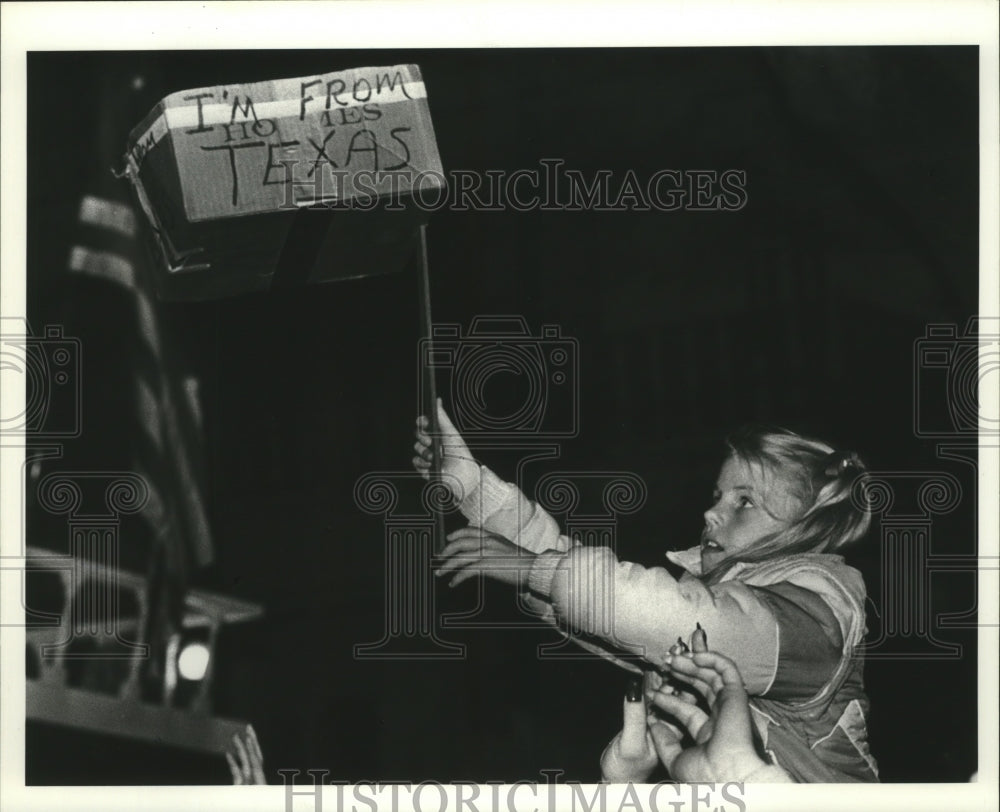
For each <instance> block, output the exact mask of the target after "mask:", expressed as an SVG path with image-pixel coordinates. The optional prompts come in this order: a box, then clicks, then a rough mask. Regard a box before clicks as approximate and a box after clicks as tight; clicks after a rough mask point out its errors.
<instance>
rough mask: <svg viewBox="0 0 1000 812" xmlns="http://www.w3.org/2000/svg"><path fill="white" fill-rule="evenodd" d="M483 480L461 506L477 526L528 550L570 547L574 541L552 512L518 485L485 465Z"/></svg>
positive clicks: (481, 469) (471, 521) (481, 478)
mask: <svg viewBox="0 0 1000 812" xmlns="http://www.w3.org/2000/svg"><path fill="white" fill-rule="evenodd" d="M479 471H480V476H479V482H478V483H477V484H476V486H474V487H473V488H471V489H470V490H469V491H468V492H467V495H466V496H465V498H464V499H462V501H461V503H460V505H459V507H460V508H461V511H462V514H463V515H464V516H465V518H467V519H468V520H469V524H471V525H472V526H473V527H481V528H483V530H487V531H489V532H490V533H496V534H497V535H499V536H503V537H504V538H507V539H510V540H511V541H513V542H514V543H515V544H517V545H518V546H520V547H523V548H524V549H525V550H527V551H528V552H532V553H540V552H543V551H545V550H562V551H565V550H568V549H569V548H570V547H571V546H573V542H572V541H571V540H570V539H569V538H568V537H566V536H564V535H562V534H561V533H560V532H559V525H558V524H557V523H556V520H555V519H553V518H552V517H551V516H550V515H549V514H548V512H547V511H546V510H545V509H544V508H542V507H541V506H539V505H538V504H536V503H535V502H532V501H530V500H529V499H528V498H527V497H525V495H524V494H523V493H521V491H520V489H518V487H517V486H516V485H513V484H512V483H509V482H504V481H503V480H502V479H500V478H499V477H498V476H497V475H496V474H494V473H493V472H492V471H491V470H490V469H489V468H487V467H485V466H481V467H480V469H479Z"/></svg>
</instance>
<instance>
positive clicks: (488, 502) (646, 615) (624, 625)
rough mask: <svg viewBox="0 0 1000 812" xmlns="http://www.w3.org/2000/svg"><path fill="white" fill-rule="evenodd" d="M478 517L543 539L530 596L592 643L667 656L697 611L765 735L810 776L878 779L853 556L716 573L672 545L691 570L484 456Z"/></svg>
mask: <svg viewBox="0 0 1000 812" xmlns="http://www.w3.org/2000/svg"><path fill="white" fill-rule="evenodd" d="M461 508H462V512H463V513H464V514H465V516H466V517H467V518H468V519H469V521H470V523H471V524H473V525H474V526H479V527H482V528H483V529H484V530H487V531H489V532H492V533H496V534H498V535H501V536H504V537H506V538H508V539H510V540H511V541H513V542H515V543H516V544H518V545H519V546H521V547H522V548H524V549H526V550H528V551H530V552H532V553H534V554H535V555H536V557H535V558H534V561H533V562H532V563H531V566H530V571H529V573H528V579H527V580H528V587H529V590H530V594H529V595H526V596H525V600H526V602H527V604H528V605H529V607H530V608H531V609H532V610H533V611H535V612H536V613H537V614H538V615H539V616H540V617H541V618H542V619H544V620H546V621H548V622H549V623H552V624H553V625H554V626H556V628H558V629H559V630H560V631H561V632H562V633H563V634H566V635H568V636H570V637H572V639H573V640H574V641H575V642H577V643H578V644H579V645H581V646H583V647H584V648H586V649H587V650H589V651H591V652H595V653H598V654H600V655H601V656H602V657H606V658H607V659H610V660H612V661H613V662H615V663H617V664H618V665H620V666H622V667H624V668H628V669H630V670H633V671H641V670H644V669H647V668H649V667H650V666H653V667H659V666H660V664H661V660H662V657H663V655H664V654H665V653H666V652H667V650H668V649H669V648H670V646H671V645H672V644H673V643H675V642H676V641H677V638H678V637H681V638H684V639H685V640H686V639H687V638H688V637H689V636H690V634H691V632H692V630H693V629H694V628H695V624H696V623H700V624H701V627H702V628H703V629H704V630H705V632H706V635H707V638H708V641H709V645H710V647H711V648H712V649H714V650H716V651H719V652H720V653H722V654H725V655H726V656H727V657H729V658H731V659H732V660H733V661H734V662H735V663H736V665H737V666H738V667H739V669H740V673H741V674H742V675H743V681H744V683H745V684H746V688H747V692H748V693H749V694H750V696H751V697H752V698H751V710H752V713H753V718H754V721H755V723H756V727H757V731H758V733H759V734H760V738H761V740H762V743H763V746H764V748H765V749H766V751H767V752H768V753H769V754H770V755H771V757H772V759H773V761H774V762H775V763H776V764H779V765H780V766H781V767H783V768H784V769H785V770H787V771H788V772H789V773H790V774H791V775H792V776H793V777H794V778H795V779H796V780H798V781H804V782H805V781H808V782H833V781H877V780H878V770H877V766H876V764H875V761H874V759H873V758H872V756H871V754H870V752H869V749H868V743H867V730H866V725H865V715H866V713H867V710H868V701H867V698H866V696H865V693H864V687H863V682H862V673H861V672H862V665H863V663H862V660H861V659H860V658H859V657H858V656H857V655H856V652H857V649H858V647H859V645H860V644H861V642H862V640H863V638H864V635H865V631H866V630H865V622H864V600H865V588H864V582H863V580H862V578H861V575H860V573H859V572H858V571H857V570H855V569H854V568H852V567H849V566H847V565H846V564H845V563H844V562H843V559H842V558H841V557H840V556H836V555H828V554H797V555H789V556H784V557H780V558H777V559H773V560H770V561H766V562H763V563H754V564H746V563H744V564H737V565H736V566H734V567H733V568H731V570H730V571H729V572H728V573H727V574H726V576H725V577H724V578H723V580H722V581H721V582H719V583H716V584H712V585H711V586H709V585H706V584H705V583H703V582H702V581H701V580H700V578H699V576H700V567H701V561H700V552H699V550H698V548H692V549H690V550H686V551H683V552H680V553H668V554H667V555H668V558H670V559H671V560H672V561H673V562H674V563H675V564H676V565H678V566H680V567H681V568H682V569H684V570H685V573H684V574H683V575H682V576H681V577H680V578H674V577H673V576H672V575H671V574H670V573H669V572H668V571H667V569H666V568H664V567H650V568H647V567H643V566H640V565H638V564H633V563H629V562H625V561H619V560H618V557H617V556H616V554H615V551H614V550H612V549H610V548H608V547H595V546H584V545H580V544H578V543H576V542H574V541H573V540H572V539H570V538H568V537H567V536H564V535H562V534H561V533H560V531H559V527H558V525H557V523H556V521H555V520H554V519H553V518H552V517H551V516H550V515H549V514H548V513H547V512H546V511H545V510H544V509H543V508H541V507H540V506H539V505H537V504H535V503H533V502H531V501H530V500H528V499H527V498H526V497H525V496H524V495H523V494H522V493H521V492H520V490H518V488H517V487H516V486H514V485H512V484H510V483H506V482H503V481H502V480H500V479H499V478H497V477H496V476H495V475H494V474H493V473H492V472H490V471H489V470H488V469H486V468H483V469H481V479H480V482H479V484H478V487H474V488H472V489H470V491H469V492H468V493H467V496H466V497H465V499H464V500H463V501H462V504H461Z"/></svg>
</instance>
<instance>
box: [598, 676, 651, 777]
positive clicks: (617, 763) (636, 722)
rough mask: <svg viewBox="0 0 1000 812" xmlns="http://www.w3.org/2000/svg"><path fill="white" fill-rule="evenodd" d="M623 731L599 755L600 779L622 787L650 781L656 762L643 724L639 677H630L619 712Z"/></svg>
mask: <svg viewBox="0 0 1000 812" xmlns="http://www.w3.org/2000/svg"><path fill="white" fill-rule="evenodd" d="M622 717H623V718H622V729H621V732H619V733H618V735H616V736H615V737H614V738H613V739H612V740H611V742H610V743H609V744H608V746H607V747H605V748H604V752H603V753H602V754H601V777H602V778H603V780H604V781H605V782H608V783H614V784H623V783H627V782H629V781H632V782H640V781H645V780H646V779H647V778H649V775H650V773H651V772H652V771H653V770H654V768H655V767H656V765H657V762H658V761H659V759H658V757H657V754H656V749H655V747H654V746H653V740H652V738H651V737H650V735H649V730H648V729H647V721H646V702H645V699H644V696H643V691H642V684H641V682H640V678H639V677H633V678H632V681H631V682H630V684H629V689H628V692H627V693H626V695H625V703H624V706H623V709H622Z"/></svg>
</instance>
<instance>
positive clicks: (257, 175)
mask: <svg viewBox="0 0 1000 812" xmlns="http://www.w3.org/2000/svg"><path fill="white" fill-rule="evenodd" d="M426 96H427V94H426V91H425V89H424V84H423V81H422V79H421V76H420V70H419V68H418V67H417V66H416V65H398V66H394V67H383V68H359V69H355V70H349V71H343V72H340V73H328V74H323V75H319V76H309V77H302V78H297V79H281V80H275V81H269V82H257V83H252V84H245V85H220V86H215V87H207V88H199V89H196V90H186V91H180V92H178V93H173V94H171V95H170V96H167V97H166V98H164V99H163V101H161V102H160V103H159V104H158V105H157V106H156V107H155V108H154V109H153V110H152V111H151V112H150V113H149V115H148V116H146V118H145V119H144V120H143V122H142V123H141V124H140V125H139V126H137V127H136V128H135V129H134V130H133V131H132V133H131V134H130V136H129V141H128V145H127V153H126V165H127V173H128V176H129V179H130V180H131V181H132V184H133V188H134V190H135V193H136V197H137V199H138V201H139V204H140V206H141V207H142V209H143V211H144V212H145V214H146V216H147V218H148V220H149V223H150V225H151V226H152V231H153V234H154V236H155V239H156V244H157V250H158V253H160V254H161V256H162V259H163V263H162V264H163V268H162V269H160V270H161V274H160V276H161V279H160V280H159V284H158V288H159V290H160V293H161V296H163V297H164V298H171V299H179V298H183V299H188V298H194V299H205V298H214V297H217V296H225V295H230V294H234V293H240V292H245V291H250V290H261V289H266V288H268V287H270V286H271V285H272V284H279V283H287V282H289V281H291V282H292V283H304V282H312V281H325V280H329V279H337V278H344V277H349V276H363V275H367V274H371V273H385V272H386V271H389V270H397V269H398V267H399V266H400V264H401V258H402V261H405V256H404V255H405V254H406V250H408V246H409V238H410V237H411V236H412V234H413V232H414V230H415V228H416V226H419V225H420V224H421V223H424V222H426V220H427V218H428V211H426V210H425V209H426V208H427V207H424V208H421V207H420V206H417V205H415V200H414V195H415V194H417V193H421V194H424V195H427V196H428V197H429V198H430V199H432V200H433V199H436V197H435V196H436V195H439V194H442V193H443V190H444V176H443V172H442V169H441V160H440V157H439V156H438V152H437V144H436V143H435V140H434V130H433V127H432V125H431V120H430V112H429V110H428V106H427V98H426ZM181 276H183V277H185V278H184V279H180V277H181Z"/></svg>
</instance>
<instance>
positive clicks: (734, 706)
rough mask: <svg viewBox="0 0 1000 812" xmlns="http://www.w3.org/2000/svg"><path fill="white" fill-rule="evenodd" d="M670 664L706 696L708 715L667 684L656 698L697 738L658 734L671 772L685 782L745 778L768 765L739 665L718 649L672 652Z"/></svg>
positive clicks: (672, 670) (655, 740) (678, 676)
mask: <svg viewBox="0 0 1000 812" xmlns="http://www.w3.org/2000/svg"><path fill="white" fill-rule="evenodd" d="M664 666H665V667H666V668H667V670H668V671H669V673H670V674H671V675H672V676H673V677H674V678H676V679H678V680H680V681H682V682H685V683H687V684H688V685H690V686H691V687H692V688H694V689H695V690H696V691H698V692H699V693H700V694H701V695H702V696H703V697H704V699H705V701H706V702H707V704H708V707H709V709H710V711H711V715H708V714H706V713H705V712H704V711H702V710H701V709H700V708H699V707H697V706H696V705H692V704H689V703H688V702H685V701H684V700H683V699H681V698H680V697H677V696H675V695H673V694H672V693H669V692H667V691H665V690H663V689H662V688H661V690H659V691H657V693H656V694H655V695H654V697H653V703H654V704H655V706H656V707H657V708H659V709H660V710H662V711H664V712H666V713H668V714H670V716H672V717H673V718H674V719H676V720H677V721H678V722H679V723H680V724H681V725H683V726H684V728H685V729H686V730H687V732H688V733H689V734H690V736H691V738H692V739H693V740H694V742H695V743H694V745H693V746H691V747H687V748H685V747H682V743H681V742H680V741H677V740H675V739H674V738H668V737H665V736H659V737H657V736H656V735H654V737H653V743H654V745H655V746H656V748H657V753H658V755H659V757H660V759H661V761H663V763H664V764H665V765H666V767H667V769H668V771H669V772H670V775H671V776H672V777H673V778H675V779H677V780H680V781H691V782H700V781H709V782H712V781H741V780H743V779H744V778H746V777H747V776H748V775H750V774H751V773H753V772H755V771H756V770H758V769H760V768H761V767H765V766H767V765H766V764H765V762H764V761H763V760H762V759H761V758H760V757H759V756H758V755H757V751H756V750H755V749H754V746H753V738H752V735H751V721H750V706H749V703H748V699H747V693H746V689H745V688H744V687H743V680H742V678H741V677H740V673H739V670H738V669H737V668H736V664H735V663H733V661H732V660H730V659H728V658H727V657H724V656H722V655H721V654H718V653H717V652H712V651H695V652H693V653H691V654H689V655H684V654H668V655H667V656H666V658H665V659H664Z"/></svg>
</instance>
